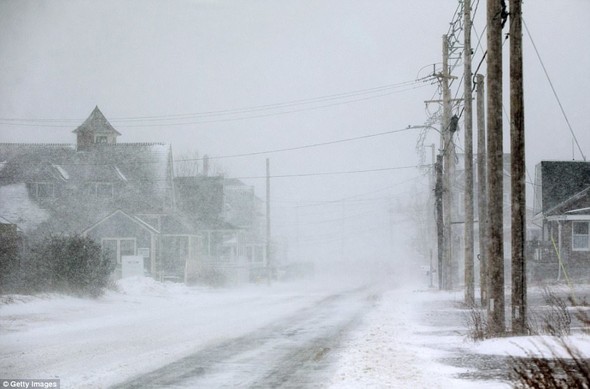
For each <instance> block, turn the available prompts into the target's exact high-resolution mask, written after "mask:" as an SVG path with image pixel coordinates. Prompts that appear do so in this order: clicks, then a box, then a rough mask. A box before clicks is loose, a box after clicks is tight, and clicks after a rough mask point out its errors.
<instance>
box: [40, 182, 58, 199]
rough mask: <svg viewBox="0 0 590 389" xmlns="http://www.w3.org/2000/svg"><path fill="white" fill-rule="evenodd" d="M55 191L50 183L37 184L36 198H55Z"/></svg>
mask: <svg viewBox="0 0 590 389" xmlns="http://www.w3.org/2000/svg"><path fill="white" fill-rule="evenodd" d="M54 195H55V191H54V187H53V184H52V183H49V182H40V183H38V184H37V197H45V198H48V197H55V196H54Z"/></svg>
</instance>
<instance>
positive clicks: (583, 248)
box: [572, 221, 590, 251]
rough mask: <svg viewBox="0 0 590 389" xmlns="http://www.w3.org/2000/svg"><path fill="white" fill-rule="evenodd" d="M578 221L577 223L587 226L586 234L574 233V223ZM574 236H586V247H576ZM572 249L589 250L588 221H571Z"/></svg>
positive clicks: (589, 232) (589, 227)
mask: <svg viewBox="0 0 590 389" xmlns="http://www.w3.org/2000/svg"><path fill="white" fill-rule="evenodd" d="M578 223H579V224H586V225H587V226H588V233H587V234H575V225H576V224H578ZM576 236H586V247H576V246H575V237H576ZM572 251H590V222H587V221H572Z"/></svg>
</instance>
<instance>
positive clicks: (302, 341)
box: [0, 279, 372, 388]
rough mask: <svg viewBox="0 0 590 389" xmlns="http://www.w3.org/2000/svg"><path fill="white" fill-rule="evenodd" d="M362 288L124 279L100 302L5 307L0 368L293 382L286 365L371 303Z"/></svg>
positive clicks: (75, 381)
mask: <svg viewBox="0 0 590 389" xmlns="http://www.w3.org/2000/svg"><path fill="white" fill-rule="evenodd" d="M355 289H356V288H350V287H343V286H341V287H335V286H330V287H328V286H326V285H322V284H320V283H312V284H307V283H302V284H296V285H294V284H276V285H273V286H271V287H268V286H257V287H245V288H239V289H227V290H211V289H195V288H186V287H184V286H182V285H170V284H168V285H162V284H158V283H155V282H153V281H150V280H147V279H146V280H126V281H125V282H123V283H122V284H121V291H120V292H117V293H115V292H109V293H108V294H107V295H106V296H105V297H103V298H101V299H98V300H85V299H76V298H71V297H63V296H46V298H45V299H39V298H33V299H31V301H24V302H21V303H12V304H5V305H3V306H2V308H1V311H0V318H1V327H0V328H1V329H0V331H1V332H0V335H1V336H0V370H1V372H2V376H3V377H20V378H22V377H39V378H59V379H61V385H62V387H65V388H79V387H85V388H102V387H109V386H112V385H115V384H120V383H122V382H127V384H125V387H127V386H129V385H130V383H131V382H136V383H143V384H142V385H141V387H146V385H145V383H146V382H147V381H146V377H149V380H152V379H154V378H155V377H158V378H157V379H158V380H163V381H162V382H167V383H171V382H175V383H176V385H177V386H180V387H185V385H184V384H182V385H181V384H180V381H181V379H187V380H189V379H190V380H192V379H193V378H195V377H194V376H198V377H197V378H199V379H202V380H209V381H207V382H210V385H203V386H202V385H200V384H199V385H198V386H199V387H218V386H219V385H222V384H221V383H227V384H228V385H230V386H234V387H235V384H236V383H240V382H242V383H244V385H245V386H248V385H249V384H248V382H251V383H252V382H253V383H256V382H270V381H272V380H277V382H279V381H281V380H286V379H291V378H289V377H290V375H291V373H290V372H289V371H280V370H281V368H280V364H281V363H285V364H286V363H291V365H292V366H293V367H295V366H296V365H299V364H300V362H302V361H303V359H305V358H307V357H306V356H305V355H302V354H301V353H304V354H305V353H309V355H311V358H312V359H316V360H319V359H321V358H320V357H321V356H322V355H323V354H325V353H326V351H327V349H329V348H330V347H332V344H335V342H336V337H337V334H339V333H340V332H342V331H345V330H347V329H349V328H351V326H352V324H353V323H354V322H355V320H357V319H358V318H360V317H362V313H363V312H364V311H365V310H366V309H367V308H369V307H370V306H371V302H370V300H368V298H369V297H368V296H370V295H371V293H372V292H370V291H368V290H366V289H356V290H355ZM23 299H24V300H29V299H30V298H24V297H23ZM213 357H214V358H213ZM297 358H299V360H298V361H296V360H297ZM213 359H214V360H216V361H217V362H212V360H213ZM244 361H248V363H247V364H244ZM281 361H283V362H281ZM295 361H296V362H297V363H295ZM199 364H200V365H203V366H204V367H203V368H204V369H205V370H204V371H201V368H200V367H199V366H196V365H199ZM220 366H226V367H225V368H220ZM227 366H232V368H231V369H228V368H227ZM170 371H174V373H173V374H172V376H174V377H173V378H170V377H171V374H169V372H170ZM150 372H151V374H152V375H148V376H146V374H148V373H150ZM204 373H206V374H204ZM296 375H297V374H296V372H293V376H294V377H295V376H296ZM171 379H172V381H170V380H171ZM293 379H299V378H293ZM130 380H131V381H130ZM211 380H213V381H211ZM264 380H270V381H264ZM213 382H215V383H214V384H213ZM186 385H188V386H186V387H195V385H197V384H196V383H187V384H186ZM148 386H149V385H148ZM138 387H139V386H138Z"/></svg>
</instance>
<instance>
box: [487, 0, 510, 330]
mask: <svg viewBox="0 0 590 389" xmlns="http://www.w3.org/2000/svg"><path fill="white" fill-rule="evenodd" d="M504 16H505V9H503V7H502V0H487V26H488V32H487V45H488V56H487V72H488V88H487V92H488V93H487V100H488V106H487V123H488V134H487V135H488V153H487V157H488V190H489V192H488V219H489V243H488V270H489V277H490V278H489V281H490V285H489V292H490V294H489V302H488V322H489V324H490V331H491V334H493V335H500V334H503V333H504V332H505V331H506V327H505V326H506V324H505V313H504V309H505V304H504V231H503V229H504V223H503V204H502V201H503V177H502V173H503V151H502V25H503V22H504Z"/></svg>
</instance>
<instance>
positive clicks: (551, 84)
mask: <svg viewBox="0 0 590 389" xmlns="http://www.w3.org/2000/svg"><path fill="white" fill-rule="evenodd" d="M522 22H523V25H524V28H525V30H526V33H527V36H528V37H529V39H530V41H531V43H532V45H533V49H534V50H535V53H536V54H537V58H538V59H539V62H540V63H541V67H542V68H543V72H544V73H545V77H546V78H547V81H548V82H549V86H551V90H552V91H553V96H555V99H556V100H557V104H558V105H559V109H560V110H561V113H562V115H563V117H564V119H565V122H566V123H567V126H568V128H569V130H570V133H571V134H572V138H573V139H574V141H575V142H576V146H577V147H578V151H579V152H580V155H581V156H582V159H583V160H584V161H586V156H585V155H584V152H583V151H582V148H581V147H580V143H579V142H578V138H577V137H576V134H575V132H574V129H573V128H572V125H571V123H570V121H569V118H568V117H567V114H566V113H565V109H564V108H563V104H561V99H560V98H559V96H558V94H557V91H556V90H555V87H554V86H553V82H552V81H551V77H549V72H548V71H547V68H546V67H545V63H544V62H543V59H542V58H541V54H540V53H539V50H538V49H537V45H536V44H535V41H534V40H533V37H532V35H531V32H530V31H529V28H528V26H527V24H526V22H525V21H524V18H523V19H522Z"/></svg>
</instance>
